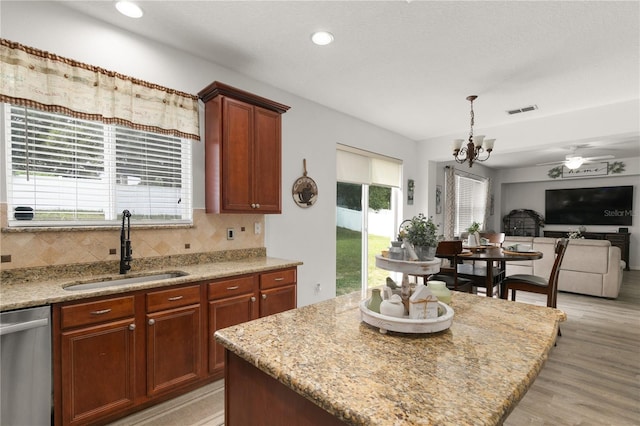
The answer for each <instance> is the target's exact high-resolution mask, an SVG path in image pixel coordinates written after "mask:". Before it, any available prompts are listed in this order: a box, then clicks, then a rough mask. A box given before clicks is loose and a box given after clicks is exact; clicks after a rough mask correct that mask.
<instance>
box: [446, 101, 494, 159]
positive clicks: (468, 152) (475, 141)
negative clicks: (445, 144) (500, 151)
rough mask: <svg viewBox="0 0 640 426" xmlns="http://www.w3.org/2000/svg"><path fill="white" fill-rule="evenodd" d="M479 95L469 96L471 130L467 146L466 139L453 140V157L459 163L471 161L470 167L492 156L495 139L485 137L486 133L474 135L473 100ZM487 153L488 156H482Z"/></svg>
mask: <svg viewBox="0 0 640 426" xmlns="http://www.w3.org/2000/svg"><path fill="white" fill-rule="evenodd" d="M477 98H478V97H477V96H475V95H471V96H467V100H468V101H469V102H470V103H471V130H469V142H467V145H466V146H462V144H463V143H464V139H455V140H454V141H453V157H454V158H455V160H456V162H457V163H460V164H463V163H464V162H465V161H469V167H473V162H474V161H486V160H488V159H489V157H490V156H491V151H493V144H494V142H495V141H496V140H495V139H486V140H485V139H484V135H477V136H475V137H474V136H473V124H474V121H473V118H474V116H473V101H475V100H476V99H477ZM485 153H486V155H487V156H486V157H482V158H481V156H483V155H484V154H485Z"/></svg>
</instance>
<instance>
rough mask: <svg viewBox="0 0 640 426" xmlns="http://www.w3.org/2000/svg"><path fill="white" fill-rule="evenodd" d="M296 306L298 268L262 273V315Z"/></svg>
mask: <svg viewBox="0 0 640 426" xmlns="http://www.w3.org/2000/svg"><path fill="white" fill-rule="evenodd" d="M295 307H296V270H295V269H283V270H281V271H276V272H268V273H264V274H261V275H260V316H261V317H265V316H267V315H273V314H277V313H279V312H283V311H287V310H289V309H293V308H295Z"/></svg>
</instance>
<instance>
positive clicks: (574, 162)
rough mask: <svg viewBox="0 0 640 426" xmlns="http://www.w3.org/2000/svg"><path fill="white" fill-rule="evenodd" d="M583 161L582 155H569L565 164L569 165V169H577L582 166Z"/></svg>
mask: <svg viewBox="0 0 640 426" xmlns="http://www.w3.org/2000/svg"><path fill="white" fill-rule="evenodd" d="M582 163H584V158H582V157H580V156H577V157H567V159H566V160H565V162H564V165H565V166H566V167H567V169H570V170H575V169H577V168H579V167H580V166H582Z"/></svg>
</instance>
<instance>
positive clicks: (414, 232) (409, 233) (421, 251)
mask: <svg viewBox="0 0 640 426" xmlns="http://www.w3.org/2000/svg"><path fill="white" fill-rule="evenodd" d="M437 231H438V225H436V224H435V223H433V220H432V219H431V218H428V219H427V217H426V216H425V215H423V214H422V213H419V214H418V215H417V216H414V217H413V218H411V219H407V220H405V221H404V222H402V224H401V225H400V232H399V233H398V239H402V241H403V242H404V245H405V248H406V249H407V251H408V252H409V253H410V255H409V258H410V260H433V259H434V258H435V255H436V248H437V246H438V242H439V241H440V240H441V237H439V236H438V235H437ZM413 254H415V258H414V259H411V257H413Z"/></svg>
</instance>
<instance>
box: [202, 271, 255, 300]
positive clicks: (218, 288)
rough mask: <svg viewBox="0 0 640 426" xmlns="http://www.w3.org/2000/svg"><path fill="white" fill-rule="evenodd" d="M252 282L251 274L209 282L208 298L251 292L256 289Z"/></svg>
mask: <svg viewBox="0 0 640 426" xmlns="http://www.w3.org/2000/svg"><path fill="white" fill-rule="evenodd" d="M254 283H255V278H254V276H253V275H250V276H248V277H240V278H232V279H229V280H223V281H217V282H214V283H210V284H209V300H213V299H222V298H225V297H231V296H237V295H239V294H245V293H253V292H254V291H255V290H256V289H255V284H254Z"/></svg>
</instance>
